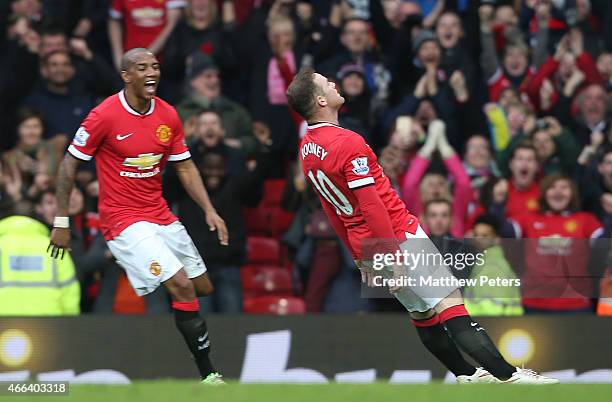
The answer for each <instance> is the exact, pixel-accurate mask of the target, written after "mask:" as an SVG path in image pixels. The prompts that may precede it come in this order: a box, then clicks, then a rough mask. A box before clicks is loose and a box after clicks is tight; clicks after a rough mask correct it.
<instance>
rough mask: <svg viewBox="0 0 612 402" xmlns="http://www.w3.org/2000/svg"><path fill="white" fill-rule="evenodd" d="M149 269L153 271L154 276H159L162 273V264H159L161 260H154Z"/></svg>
mask: <svg viewBox="0 0 612 402" xmlns="http://www.w3.org/2000/svg"><path fill="white" fill-rule="evenodd" d="M149 271H151V274H153V275H154V276H159V275H160V274H161V265H159V262H157V261H153V262H152V263H151V265H150V266H149Z"/></svg>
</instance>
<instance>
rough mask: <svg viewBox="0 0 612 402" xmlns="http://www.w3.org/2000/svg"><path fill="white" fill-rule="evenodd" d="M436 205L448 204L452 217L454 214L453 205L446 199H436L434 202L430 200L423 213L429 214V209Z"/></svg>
mask: <svg viewBox="0 0 612 402" xmlns="http://www.w3.org/2000/svg"><path fill="white" fill-rule="evenodd" d="M434 204H446V205H447V206H448V209H449V210H450V213H451V215H452V213H453V204H452V203H451V202H450V201H449V200H447V199H446V198H434V199H433V200H429V201H427V202H426V203H425V205H424V206H423V213H424V214H427V211H428V210H429V207H430V206H432V205H434Z"/></svg>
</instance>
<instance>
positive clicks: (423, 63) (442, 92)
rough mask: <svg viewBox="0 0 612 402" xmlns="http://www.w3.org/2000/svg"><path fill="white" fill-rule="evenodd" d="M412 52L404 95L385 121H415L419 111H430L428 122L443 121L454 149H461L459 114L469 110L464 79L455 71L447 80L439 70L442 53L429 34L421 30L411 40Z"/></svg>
mask: <svg viewBox="0 0 612 402" xmlns="http://www.w3.org/2000/svg"><path fill="white" fill-rule="evenodd" d="M412 52H413V53H414V56H415V57H414V60H413V63H412V67H411V70H410V71H411V73H410V74H411V75H410V76H407V77H405V79H406V80H407V83H408V84H407V85H406V86H405V87H404V88H403V89H402V92H404V91H405V92H404V93H407V95H405V96H404V97H403V99H402V100H401V102H400V103H399V104H398V105H397V106H396V107H395V108H393V109H392V110H390V111H389V112H388V113H387V118H386V119H387V121H388V120H389V119H390V118H391V119H394V118H395V117H397V116H398V115H404V114H409V115H414V116H415V117H417V116H418V115H419V114H420V113H423V112H422V111H421V110H420V109H421V108H422V107H425V108H426V109H433V110H431V112H429V113H427V114H433V115H434V116H435V117H433V118H430V119H429V120H434V119H436V118H439V119H441V120H444V122H445V123H446V125H447V129H446V131H447V132H446V135H447V136H448V138H449V142H450V143H451V145H453V146H454V147H459V146H461V145H462V132H461V131H460V128H459V126H460V125H459V122H460V121H461V119H460V118H459V117H458V116H460V115H461V114H462V111H463V112H465V111H464V110H463V109H465V108H467V107H468V106H469V105H468V104H469V102H468V101H469V100H470V92H469V89H468V87H467V83H466V80H465V76H464V75H463V73H462V72H461V71H460V70H455V71H454V72H453V73H452V75H451V76H447V75H446V73H445V72H444V71H443V70H442V69H441V67H440V63H441V61H442V58H441V57H442V50H441V47H440V44H439V43H438V40H437V38H436V36H435V34H434V33H433V32H431V31H429V30H422V31H420V32H419V33H418V34H417V35H416V36H415V37H414V39H413V41H412ZM400 80H401V78H400ZM419 112H420V113H419ZM421 123H422V124H423V123H424V121H421ZM423 125H424V126H426V124H423Z"/></svg>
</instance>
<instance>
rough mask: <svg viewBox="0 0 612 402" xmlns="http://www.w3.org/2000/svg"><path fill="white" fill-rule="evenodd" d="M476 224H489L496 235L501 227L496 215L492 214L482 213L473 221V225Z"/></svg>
mask: <svg viewBox="0 0 612 402" xmlns="http://www.w3.org/2000/svg"><path fill="white" fill-rule="evenodd" d="M476 225H489V226H491V228H492V229H493V231H494V232H495V234H496V235H497V236H499V230H500V228H501V223H500V222H499V219H498V218H497V216H495V215H493V214H482V215H480V216H479V217H478V218H476V220H475V221H474V227H476Z"/></svg>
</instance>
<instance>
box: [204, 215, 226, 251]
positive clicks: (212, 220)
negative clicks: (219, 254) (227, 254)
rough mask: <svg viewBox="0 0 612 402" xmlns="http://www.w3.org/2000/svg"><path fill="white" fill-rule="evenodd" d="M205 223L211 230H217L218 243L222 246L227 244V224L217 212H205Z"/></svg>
mask: <svg viewBox="0 0 612 402" xmlns="http://www.w3.org/2000/svg"><path fill="white" fill-rule="evenodd" d="M206 223H207V224H208V228H209V229H210V231H211V232H214V231H215V230H216V231H217V237H218V238H219V243H221V245H222V246H227V245H228V244H229V236H228V234H227V226H226V225H225V221H224V220H223V219H222V218H221V217H220V216H219V215H218V214H217V212H215V211H210V212H207V213H206Z"/></svg>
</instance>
